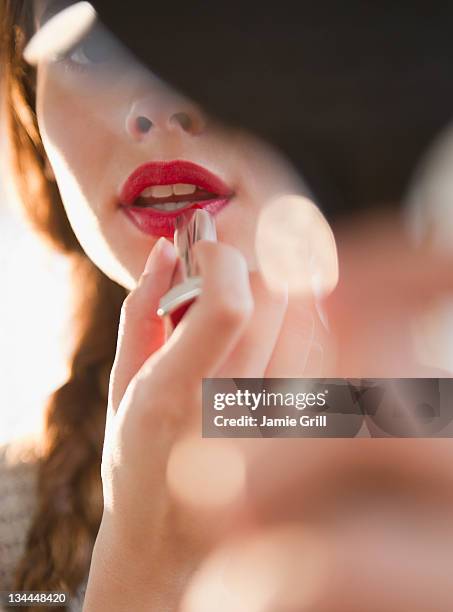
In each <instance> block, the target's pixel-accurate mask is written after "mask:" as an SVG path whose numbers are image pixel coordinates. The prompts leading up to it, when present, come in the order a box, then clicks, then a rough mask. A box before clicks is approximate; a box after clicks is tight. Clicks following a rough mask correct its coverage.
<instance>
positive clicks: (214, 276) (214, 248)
mask: <svg viewBox="0 0 453 612" xmlns="http://www.w3.org/2000/svg"><path fill="white" fill-rule="evenodd" d="M193 252H194V256H195V257H196V260H197V263H198V265H199V269H200V274H201V277H202V279H203V291H202V294H201V295H200V297H199V298H198V299H197V300H196V301H195V302H194V303H193V304H192V305H191V307H190V308H189V310H188V311H187V313H186V314H185V316H184V317H183V319H182V321H181V322H180V323H179V324H178V326H177V328H176V329H175V331H174V332H173V334H172V335H171V337H170V338H169V340H168V342H166V344H165V345H164V346H163V347H162V348H161V349H160V351H159V354H157V353H156V355H155V356H153V357H155V358H154V359H152V361H151V362H150V363H149V364H148V368H152V369H154V371H155V369H156V366H158V369H159V373H158V378H159V384H162V385H164V386H167V387H168V386H169V385H170V386H171V387H172V388H173V389H176V388H177V386H178V385H180V386H184V385H186V386H188V387H191V388H194V386H198V385H199V384H200V383H201V379H202V378H203V377H210V376H212V375H213V374H214V373H215V372H216V371H217V369H218V368H219V367H220V366H221V364H222V363H223V362H224V361H225V360H226V358H227V356H228V355H229V353H230V352H231V350H232V349H233V348H234V346H235V345H236V343H237V342H238V340H239V338H240V337H241V335H242V333H243V332H244V329H245V328H246V326H247V324H248V322H249V319H250V317H251V315H252V312H253V297H252V293H251V290H250V283H249V275H248V270H247V264H246V262H245V259H244V257H243V256H242V254H241V253H240V252H239V251H238V250H237V249H234V248H233V247H231V246H229V245H225V244H221V243H215V242H210V241H205V240H201V241H199V242H197V243H196V244H195V246H194V249H193ZM146 369H147V367H146V364H145V370H146ZM144 376H145V377H146V372H144ZM157 383H158V381H157V380H156V376H154V377H152V380H151V381H150V384H151V385H156V384H157Z"/></svg>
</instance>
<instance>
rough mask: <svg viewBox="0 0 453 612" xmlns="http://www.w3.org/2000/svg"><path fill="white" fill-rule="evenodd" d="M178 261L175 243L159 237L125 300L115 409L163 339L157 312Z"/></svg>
mask: <svg viewBox="0 0 453 612" xmlns="http://www.w3.org/2000/svg"><path fill="white" fill-rule="evenodd" d="M175 262H176V254H175V251H174V249H173V247H172V245H171V244H170V243H169V242H168V240H166V239H165V238H161V239H160V240H158V242H157V243H156V244H155V245H154V248H153V249H152V251H151V253H150V255H149V257H148V260H147V262H146V266H145V269H144V272H143V274H142V276H141V278H140V280H139V283H138V285H137V287H136V288H135V289H134V290H133V291H132V292H131V293H130V294H129V295H128V296H127V298H126V300H125V301H124V304H123V308H122V311H121V318H120V326H119V334H118V345H117V351H116V357H115V362H114V365H113V369H112V376H111V384H110V403H111V405H112V407H113V409H114V410H116V409H117V407H118V405H119V403H120V401H121V398H122V397H123V395H124V392H125V390H126V388H127V386H128V384H129V383H130V381H131V379H132V377H133V376H134V375H135V374H136V373H137V371H138V370H139V369H140V367H141V366H142V365H143V363H144V362H145V361H146V359H147V358H148V357H149V356H150V355H151V354H152V353H153V352H154V351H156V350H157V349H158V348H159V347H160V346H161V345H162V344H163V342H164V328H163V324H162V320H161V319H160V318H159V317H158V316H157V314H156V312H157V308H158V303H159V300H160V298H161V297H162V295H164V293H165V292H166V291H167V290H168V289H169V286H170V282H171V277H172V274H173V270H174V266H175Z"/></svg>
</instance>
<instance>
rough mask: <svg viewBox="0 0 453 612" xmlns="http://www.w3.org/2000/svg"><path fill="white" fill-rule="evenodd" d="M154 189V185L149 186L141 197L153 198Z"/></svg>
mask: <svg viewBox="0 0 453 612" xmlns="http://www.w3.org/2000/svg"><path fill="white" fill-rule="evenodd" d="M153 189H154V187H148V188H147V189H144V190H143V191H142V192H141V194H140V197H141V198H151V197H152V195H153Z"/></svg>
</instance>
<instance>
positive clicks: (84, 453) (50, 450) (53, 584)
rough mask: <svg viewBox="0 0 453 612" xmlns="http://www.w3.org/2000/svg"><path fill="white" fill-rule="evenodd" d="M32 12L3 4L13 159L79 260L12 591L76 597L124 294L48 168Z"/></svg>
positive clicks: (40, 214) (60, 240)
mask: <svg viewBox="0 0 453 612" xmlns="http://www.w3.org/2000/svg"><path fill="white" fill-rule="evenodd" d="M31 12H32V11H31V10H30V3H29V2H27V0H0V41H1V66H2V81H3V87H4V101H5V114H6V123H7V130H8V135H9V145H10V146H9V153H10V160H11V165H12V169H13V174H14V178H15V182H16V185H17V189H18V193H19V196H20V199H21V202H22V205H23V207H24V209H25V211H26V214H27V216H28V218H29V219H30V221H31V223H32V225H33V227H34V228H35V229H36V230H37V231H38V232H39V233H40V234H41V235H42V236H44V237H45V238H46V239H47V240H50V242H51V243H52V245H53V246H54V247H55V248H57V249H58V250H59V251H60V252H63V253H65V254H66V255H67V256H68V257H70V258H71V260H72V262H73V271H74V275H73V281H74V282H75V283H77V284H76V289H77V290H76V291H75V292H74V294H75V295H76V296H77V301H78V303H77V304H76V308H75V324H76V330H77V333H76V335H75V338H76V340H75V345H74V347H73V352H72V356H71V365H70V374H69V378H68V380H67V381H66V382H65V384H64V385H62V386H61V387H60V388H59V389H58V390H57V391H56V392H55V393H54V394H53V395H52V396H51V398H50V400H49V403H48V406H47V409H46V419H45V435H44V440H43V447H42V452H41V455H40V458H39V468H38V470H39V471H38V499H37V509H36V513H35V516H34V517H33V520H32V524H31V528H30V531H29V533H28V537H27V543H26V549H25V552H24V555H23V558H22V559H21V562H20V564H19V566H18V568H17V572H16V576H15V584H14V585H13V588H14V589H16V590H19V591H25V590H28V591H33V590H39V591H57V590H64V591H66V592H68V593H70V594H75V593H76V591H77V589H78V587H79V586H80V585H81V584H82V582H83V580H84V578H85V577H86V575H87V572H88V569H89V564H90V559H91V553H92V547H93V544H94V540H95V538H96V534H97V531H98V528H99V524H100V520H101V514H102V488H101V479H100V462H101V454H102V442H103V434H104V425H105V414H106V404H107V389H108V378H109V373H110V369H111V367H112V363H113V358H114V352H115V344H116V337H117V328H118V321H119V313H120V309H121V304H122V302H123V300H124V298H125V295H126V291H125V290H124V289H123V288H122V287H120V286H119V285H117V284H116V283H114V282H113V281H111V280H110V279H109V278H107V277H106V276H105V275H104V274H103V273H102V272H101V271H100V270H99V269H98V268H96V267H95V266H94V264H93V263H92V262H91V261H90V260H89V259H88V257H87V256H86V255H85V253H84V252H83V250H82V248H81V247H80V244H79V242H78V240H77V238H76V236H75V235H74V232H73V231H72V229H71V226H70V224H69V221H68V219H67V216H66V213H65V210H64V208H63V204H62V202H61V198H60V194H59V192H58V188H57V185H56V183H55V181H54V180H53V178H52V177H51V176H50V175H49V172H48V170H47V168H48V167H49V166H48V162H47V158H46V153H45V151H44V148H43V144H42V141H41V138H40V135H39V130H38V126H37V120H36V115H35V110H34V109H35V70H34V69H33V68H31V67H30V66H28V65H27V64H26V63H25V62H24V61H23V59H22V51H23V47H24V42H25V41H26V40H27V39H28V37H29V36H30V34H31V32H32V28H33V23H32V15H31ZM28 609H29V610H33V609H34V607H30V608H28ZM40 609H42V608H40ZM54 609H55V608H54ZM59 609H60V610H65V609H66V608H65V607H61V608H59Z"/></svg>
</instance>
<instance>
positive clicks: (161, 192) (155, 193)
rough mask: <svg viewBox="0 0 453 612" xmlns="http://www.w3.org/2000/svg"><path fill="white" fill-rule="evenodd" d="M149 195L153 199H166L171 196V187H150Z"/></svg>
mask: <svg viewBox="0 0 453 612" xmlns="http://www.w3.org/2000/svg"><path fill="white" fill-rule="evenodd" d="M151 195H152V197H153V198H168V197H169V196H171V195H173V189H172V187H171V185H155V186H154V187H151Z"/></svg>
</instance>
